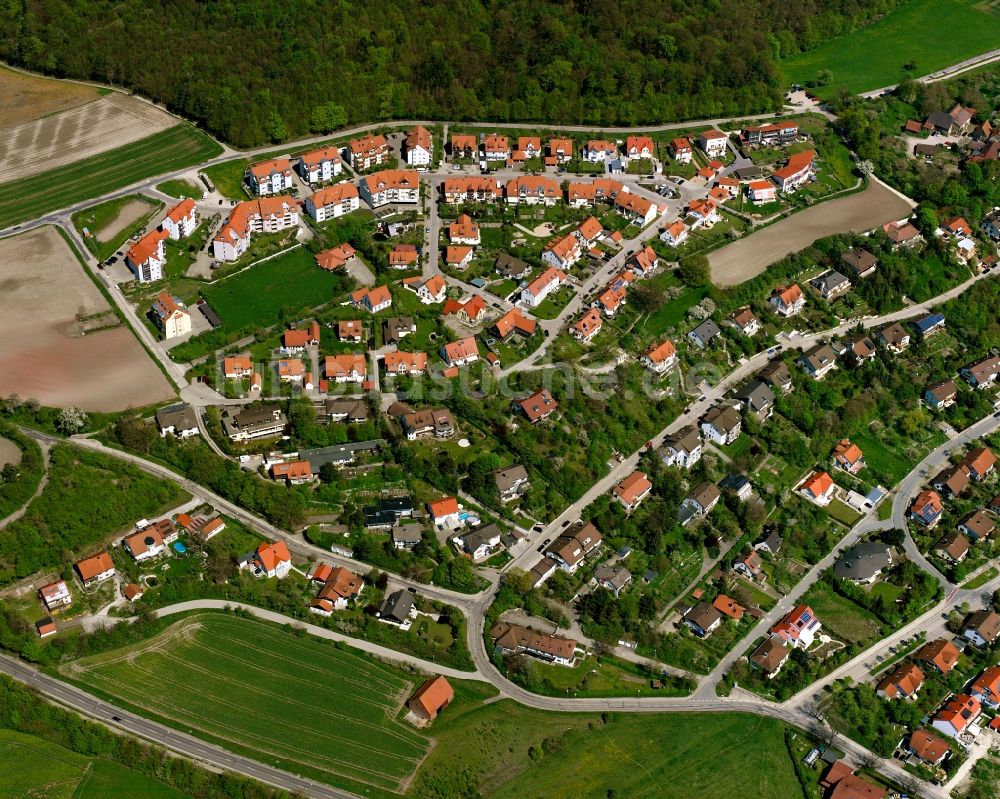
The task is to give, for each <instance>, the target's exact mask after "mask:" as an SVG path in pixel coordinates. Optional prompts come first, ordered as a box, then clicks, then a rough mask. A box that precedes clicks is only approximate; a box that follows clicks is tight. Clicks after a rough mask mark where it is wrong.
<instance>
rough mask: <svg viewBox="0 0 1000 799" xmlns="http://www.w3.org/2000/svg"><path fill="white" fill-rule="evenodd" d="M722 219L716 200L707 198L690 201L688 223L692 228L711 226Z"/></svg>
mask: <svg viewBox="0 0 1000 799" xmlns="http://www.w3.org/2000/svg"><path fill="white" fill-rule="evenodd" d="M719 219H720V217H719V210H718V206H717V205H716V204H715V201H714V200H712V199H710V198H707V199H704V200H691V201H690V202H689V203H688V224H689V226H690V227H691V229H692V230H697V229H698V228H701V227H711V226H712V225H714V224H715V223H716V222H718V221H719Z"/></svg>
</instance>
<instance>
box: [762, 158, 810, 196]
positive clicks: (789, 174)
mask: <svg viewBox="0 0 1000 799" xmlns="http://www.w3.org/2000/svg"><path fill="white" fill-rule="evenodd" d="M815 159H816V151H815V150H803V151H802V152H800V153H793V154H792V155H790V156H788V161H787V162H786V163H785V165H784V166H782V167H779V168H778V169H775V170H774V172H773V173H772V174H771V179H772V180H773V181H774V182H775V183H777V184H778V188H779V189H781V191H783V192H786V193H790V192H793V191H795V190H796V189H797V188H799V186H802V185H803V184H805V183H807V182H808V181H809V178H811V177H812V174H813V166H814V161H815Z"/></svg>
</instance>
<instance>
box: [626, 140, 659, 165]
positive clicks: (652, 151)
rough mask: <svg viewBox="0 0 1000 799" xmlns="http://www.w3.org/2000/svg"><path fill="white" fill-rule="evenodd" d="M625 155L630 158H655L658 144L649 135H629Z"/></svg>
mask: <svg viewBox="0 0 1000 799" xmlns="http://www.w3.org/2000/svg"><path fill="white" fill-rule="evenodd" d="M625 157H626V158H628V159H629V160H632V159H634V158H640V159H641V158H649V159H652V158H655V157H656V145H655V144H653V140H652V139H651V138H650V137H649V136H629V137H628V138H627V139H625Z"/></svg>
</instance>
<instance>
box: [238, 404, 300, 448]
mask: <svg viewBox="0 0 1000 799" xmlns="http://www.w3.org/2000/svg"><path fill="white" fill-rule="evenodd" d="M287 426H288V419H287V418H286V417H285V414H284V412H283V411H282V410H281V408H279V407H277V406H264V407H262V408H240V409H238V410H236V409H227V410H225V411H223V413H222V429H223V431H224V432H225V433H226V435H227V436H228V437H229V440H230V441H240V442H242V441H255V440H257V439H261V438H273V437H275V436H280V435H281V434H282V433H284V432H285V428H286V427H287Z"/></svg>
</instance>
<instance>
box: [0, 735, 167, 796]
mask: <svg viewBox="0 0 1000 799" xmlns="http://www.w3.org/2000/svg"><path fill="white" fill-rule="evenodd" d="M0 763H5V764H7V766H8V767H7V768H3V767H0V796H3V797H10V799H15V797H16V799H108V798H109V797H142V799H185V797H186V795H185V794H183V793H181V792H180V791H177V790H175V789H173V788H171V787H170V786H169V785H165V784H163V783H161V782H157V781H156V780H153V779H151V778H149V777H147V776H145V775H144V774H140V773H138V772H136V771H132V770H131V769H128V768H125V766H121V765H119V764H117V763H113V762H111V761H108V760H93V761H91V760H90V759H89V758H88V757H86V756H84V755H80V754H77V753H76V752H72V751H70V750H69V749H66V748H64V747H62V746H59V745H58V744H54V743H51V742H49V741H46V740H45V739H44V738H39V737H36V736H34V735H26V734H24V733H21V732H15V731H14V730H8V729H0ZM15 763H16V764H17V765H16V768H13V767H10V766H13V765H14V764H15Z"/></svg>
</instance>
